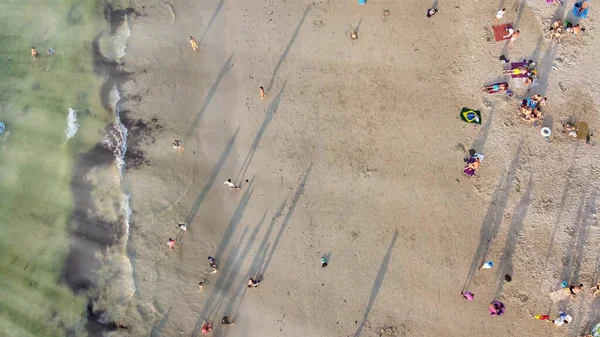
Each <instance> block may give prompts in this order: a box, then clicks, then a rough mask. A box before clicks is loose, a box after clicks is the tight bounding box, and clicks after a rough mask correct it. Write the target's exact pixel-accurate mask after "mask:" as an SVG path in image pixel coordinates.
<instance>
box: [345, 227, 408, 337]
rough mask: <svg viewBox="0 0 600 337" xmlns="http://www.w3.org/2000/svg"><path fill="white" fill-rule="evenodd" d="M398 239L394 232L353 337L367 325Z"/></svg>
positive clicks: (396, 232) (356, 336) (357, 336)
mask: <svg viewBox="0 0 600 337" xmlns="http://www.w3.org/2000/svg"><path fill="white" fill-rule="evenodd" d="M397 238H398V230H396V231H395V232H394V237H393V238H392V242H390V246H389V247H388V250H387V253H386V254H385V256H384V258H383V261H382V262H381V266H380V267H379V272H378V273H377V278H375V283H373V288H371V296H370V297H369V304H368V305H367V309H366V310H365V315H364V316H363V319H362V321H361V322H360V324H359V325H358V328H357V329H356V332H355V333H354V337H359V336H360V334H361V333H362V330H363V327H364V326H365V323H367V318H369V313H371V309H372V308H373V303H375V299H376V298H377V294H378V293H379V288H381V285H382V284H383V279H384V278H385V273H386V272H387V269H388V264H389V263H390V256H391V255H392V249H393V248H394V245H395V244H396V239H397Z"/></svg>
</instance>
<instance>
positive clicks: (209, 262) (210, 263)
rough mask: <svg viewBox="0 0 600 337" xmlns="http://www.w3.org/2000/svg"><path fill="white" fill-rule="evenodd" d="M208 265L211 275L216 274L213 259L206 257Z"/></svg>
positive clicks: (215, 264) (215, 265)
mask: <svg viewBox="0 0 600 337" xmlns="http://www.w3.org/2000/svg"><path fill="white" fill-rule="evenodd" d="M208 265H209V266H210V268H211V269H212V270H211V272H210V273H211V274H214V273H216V272H217V263H216V262H215V258H214V257H212V256H209V257H208Z"/></svg>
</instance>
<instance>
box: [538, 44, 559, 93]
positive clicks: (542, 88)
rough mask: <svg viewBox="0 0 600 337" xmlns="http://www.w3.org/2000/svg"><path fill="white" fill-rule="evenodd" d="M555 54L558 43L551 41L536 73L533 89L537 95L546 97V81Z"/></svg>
mask: <svg viewBox="0 0 600 337" xmlns="http://www.w3.org/2000/svg"><path fill="white" fill-rule="evenodd" d="M557 53H558V42H556V41H553V42H551V43H550V46H549V47H548V49H547V50H546V54H545V55H544V57H543V58H542V62H541V64H540V67H539V71H538V78H537V80H536V82H537V85H536V86H535V89H536V91H537V93H538V94H540V95H542V96H544V95H546V91H547V90H548V79H549V77H550V73H551V72H552V67H553V65H552V64H553V63H554V60H555V59H556V55H557Z"/></svg>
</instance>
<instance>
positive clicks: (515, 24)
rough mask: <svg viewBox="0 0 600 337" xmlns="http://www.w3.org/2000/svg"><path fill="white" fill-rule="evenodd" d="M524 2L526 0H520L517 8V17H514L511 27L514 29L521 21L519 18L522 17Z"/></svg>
mask: <svg viewBox="0 0 600 337" xmlns="http://www.w3.org/2000/svg"><path fill="white" fill-rule="evenodd" d="M526 4H527V0H521V3H520V4H519V7H518V8H517V18H516V19H515V23H514V24H513V28H514V29H515V30H517V29H519V24H520V23H521V18H522V17H523V10H524V9H525V5H526Z"/></svg>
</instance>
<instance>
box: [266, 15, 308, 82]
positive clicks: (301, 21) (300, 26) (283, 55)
mask: <svg viewBox="0 0 600 337" xmlns="http://www.w3.org/2000/svg"><path fill="white" fill-rule="evenodd" d="M309 10H310V5H308V6H307V7H306V9H305V10H304V15H302V19H301V20H300V23H298V26H296V30H295V31H294V34H293V35H292V39H291V40H290V42H289V43H288V45H287V47H286V48H285V50H284V51H283V54H281V57H280V58H279V62H277V65H276V66H275V70H274V71H273V77H271V82H269V86H268V87H267V90H270V89H271V88H273V82H275V77H276V76H277V72H278V71H279V68H280V67H281V64H282V63H283V61H285V58H286V57H287V54H288V53H289V52H290V48H291V47H292V45H293V44H294V42H295V41H296V38H297V37H298V33H300V28H302V24H304V19H306V15H307V14H308V11H309Z"/></svg>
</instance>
